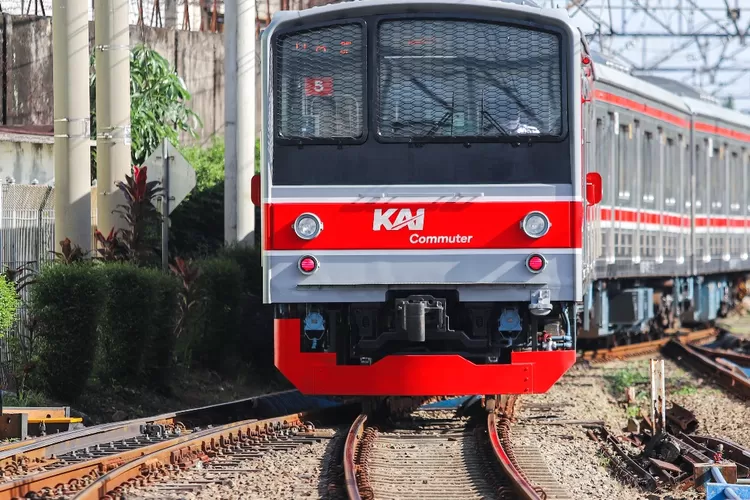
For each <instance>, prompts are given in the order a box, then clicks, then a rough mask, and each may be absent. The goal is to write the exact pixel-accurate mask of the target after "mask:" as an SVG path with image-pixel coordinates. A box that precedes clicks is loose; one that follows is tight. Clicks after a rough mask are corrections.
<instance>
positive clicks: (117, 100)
mask: <svg viewBox="0 0 750 500" xmlns="http://www.w3.org/2000/svg"><path fill="white" fill-rule="evenodd" d="M129 15H130V5H129V2H128V0H96V8H95V9H94V30H95V33H94V35H95V45H94V50H95V51H96V52H95V53H96V159H97V183H96V185H97V200H96V213H97V227H98V228H99V230H100V231H101V232H103V233H104V234H107V233H108V232H109V230H110V229H111V228H112V227H115V228H117V229H119V228H122V227H124V226H125V221H123V220H122V219H121V218H120V216H119V215H117V214H113V213H112V211H113V210H115V209H116V208H117V205H120V204H123V203H125V197H124V196H123V195H122V193H121V192H120V190H119V189H117V187H116V186H115V182H117V181H124V180H125V176H126V175H127V174H129V173H130V20H129Z"/></svg>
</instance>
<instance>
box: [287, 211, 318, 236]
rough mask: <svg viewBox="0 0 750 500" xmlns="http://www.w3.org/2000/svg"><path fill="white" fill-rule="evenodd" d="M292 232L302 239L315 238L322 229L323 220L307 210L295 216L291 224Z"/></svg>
mask: <svg viewBox="0 0 750 500" xmlns="http://www.w3.org/2000/svg"><path fill="white" fill-rule="evenodd" d="M292 229H294V233H295V234H296V235H297V236H298V237H299V238H301V239H303V240H312V239H313V238H317V237H318V235H319V234H320V232H321V231H322V230H323V222H321V220H320V217H318V216H317V215H315V214H311V213H309V212H307V213H304V214H302V215H300V216H299V217H297V220H295V221H294V225H293V226H292Z"/></svg>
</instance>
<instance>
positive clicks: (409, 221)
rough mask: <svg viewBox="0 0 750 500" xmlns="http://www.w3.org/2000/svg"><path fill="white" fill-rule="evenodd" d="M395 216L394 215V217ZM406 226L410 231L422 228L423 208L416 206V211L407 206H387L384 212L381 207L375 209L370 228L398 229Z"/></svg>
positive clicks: (375, 229)
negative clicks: (397, 207)
mask: <svg viewBox="0 0 750 500" xmlns="http://www.w3.org/2000/svg"><path fill="white" fill-rule="evenodd" d="M394 216H395V217H394ZM405 227H408V228H409V229H410V230H412V231H421V230H422V229H424V208H418V209H417V211H416V213H412V211H411V210H410V209H408V208H402V209H400V210H399V209H396V208H389V209H388V210H386V211H385V212H383V210H381V209H379V208H378V209H376V210H375V218H374V219H373V221H372V230H373V231H380V229H381V228H383V229H385V230H386V231H398V230H399V229H403V228H405Z"/></svg>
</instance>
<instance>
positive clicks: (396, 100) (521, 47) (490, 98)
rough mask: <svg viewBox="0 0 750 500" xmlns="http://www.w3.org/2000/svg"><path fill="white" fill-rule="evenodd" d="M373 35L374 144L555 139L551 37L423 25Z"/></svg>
mask: <svg viewBox="0 0 750 500" xmlns="http://www.w3.org/2000/svg"><path fill="white" fill-rule="evenodd" d="M378 34H379V37H378V47H377V60H378V105H377V108H378V110H377V119H376V123H377V128H378V134H379V135H380V136H381V137H383V138H402V139H411V138H423V139H425V138H427V137H436V138H439V137H452V138H455V137H467V138H468V137H492V138H502V137H504V136H541V137H545V136H546V137H555V138H559V137H560V136H561V135H562V134H563V116H562V114H563V112H562V74H563V71H562V67H561V56H560V54H561V48H560V47H561V40H560V37H559V36H558V35H556V34H554V33H548V32H544V31H539V30H534V29H530V28H526V27H520V26H512V25H504V24H496V23H486V22H475V21H454V20H428V19H409V20H395V21H383V22H381V23H380V25H379V29H378Z"/></svg>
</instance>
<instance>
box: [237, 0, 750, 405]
mask: <svg viewBox="0 0 750 500" xmlns="http://www.w3.org/2000/svg"><path fill="white" fill-rule="evenodd" d="M261 85H262V90H261V95H262V99H261V100H262V106H263V109H262V124H261V170H260V173H259V174H258V175H256V176H255V177H253V180H252V186H251V196H252V200H253V203H254V204H255V205H256V207H260V209H259V211H260V242H261V243H260V245H261V265H262V269H263V282H264V284H263V302H264V303H265V304H272V305H273V309H274V362H275V365H276V367H277V368H278V370H279V371H280V372H281V373H282V374H283V375H284V376H285V377H286V378H287V379H288V380H289V381H290V382H291V383H292V384H294V386H295V387H296V388H297V389H298V390H300V392H302V393H305V394H325V395H341V396H364V397H384V396H386V397H387V396H394V397H411V396H419V397H429V396H453V395H488V396H492V395H499V394H503V395H508V394H532V393H542V392H546V391H548V390H549V389H550V387H552V385H553V384H555V383H556V382H557V381H558V380H559V379H560V378H561V377H562V376H563V374H564V373H565V372H566V371H567V370H568V369H570V367H571V366H572V365H573V364H574V363H575V362H576V350H577V348H579V346H580V345H583V344H585V343H602V342H604V343H607V342H611V343H613V342H621V341H623V340H624V341H631V340H632V339H640V338H643V337H647V336H651V335H663V334H664V332H668V331H670V329H672V330H673V329H677V328H679V327H680V325H686V324H689V323H691V322H703V321H712V320H714V319H715V318H716V317H717V315H720V314H722V311H725V310H726V308H727V306H728V304H731V302H732V300H733V293H732V290H733V287H735V286H736V284H737V283H739V282H741V281H742V280H744V279H745V278H746V277H747V275H748V273H750V261H748V253H750V247H749V244H750V241H749V240H748V231H747V228H748V225H750V217H749V214H748V211H749V210H750V198H749V197H748V191H749V190H748V173H747V170H748V146H749V145H750V116H747V115H743V114H741V113H739V112H737V111H733V110H730V109H726V108H722V107H721V106H718V105H717V104H716V103H713V102H710V100H707V99H706V98H703V97H702V96H700V95H691V94H690V92H693V93H695V91H693V90H692V89H690V88H688V87H686V86H684V85H681V84H679V83H677V82H671V81H668V80H659V79H652V81H649V80H648V79H647V78H645V77H634V76H632V75H630V74H629V72H628V71H627V70H626V69H623V68H620V67H618V66H617V65H616V64H615V63H613V62H612V61H609V60H607V59H606V58H605V57H603V56H602V55H601V54H597V53H596V52H594V51H592V50H591V48H590V47H589V45H588V43H587V41H586V38H585V36H584V35H583V33H582V32H581V31H580V30H579V29H578V28H577V27H575V26H574V25H573V24H572V23H571V20H570V18H569V16H568V14H567V12H566V11H565V10H563V9H551V8H541V7H539V6H536V5H534V3H533V2H530V1H527V0H515V1H497V0H463V1H461V2H452V1H450V0H357V1H351V2H341V3H335V4H330V5H326V6H321V7H314V8H310V9H305V10H302V11H285V12H279V13H277V14H275V15H274V17H273V19H272V21H271V23H270V24H269V25H268V26H267V27H266V28H265V29H264V30H263V32H262V34H261Z"/></svg>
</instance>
